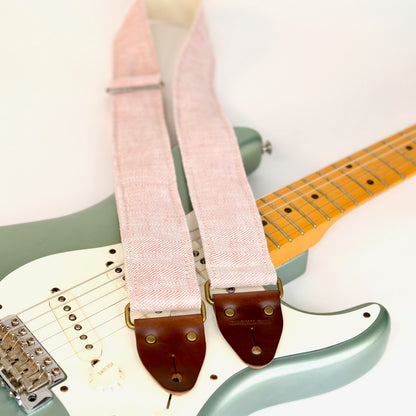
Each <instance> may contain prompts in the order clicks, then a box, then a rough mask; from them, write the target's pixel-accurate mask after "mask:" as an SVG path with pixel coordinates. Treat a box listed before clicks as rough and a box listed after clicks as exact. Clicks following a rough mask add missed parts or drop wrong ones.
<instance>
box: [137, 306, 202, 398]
mask: <svg viewBox="0 0 416 416" xmlns="http://www.w3.org/2000/svg"><path fill="white" fill-rule="evenodd" d="M134 326H135V333H136V345H137V351H138V353H139V356H140V359H141V361H142V363H143V365H144V366H145V367H146V369H147V370H148V371H149V373H150V374H151V375H152V376H153V377H154V378H155V379H156V381H157V382H158V383H159V384H160V385H161V386H162V387H163V388H164V389H166V390H167V391H168V392H169V393H172V394H181V393H185V392H187V391H189V390H191V389H192V387H193V386H194V384H195V382H196V380H197V378H198V375H199V372H200V369H201V367H202V363H203V362H204V358H205V349H206V344H205V334H204V326H203V317H202V315H201V314H192V315H180V316H169V317H160V318H144V319H136V320H135V321H134Z"/></svg>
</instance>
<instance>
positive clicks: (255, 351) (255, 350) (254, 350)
mask: <svg viewBox="0 0 416 416" xmlns="http://www.w3.org/2000/svg"><path fill="white" fill-rule="evenodd" d="M262 352H263V351H262V349H261V348H260V347H259V346H258V345H255V346H254V347H253V348H252V349H251V353H252V354H253V355H260V354H261V353H262Z"/></svg>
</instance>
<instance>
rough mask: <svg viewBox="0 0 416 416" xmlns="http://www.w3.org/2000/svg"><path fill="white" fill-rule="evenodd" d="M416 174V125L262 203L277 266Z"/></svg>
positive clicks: (285, 189) (263, 200)
mask: <svg viewBox="0 0 416 416" xmlns="http://www.w3.org/2000/svg"><path fill="white" fill-rule="evenodd" d="M414 173H416V125H414V126H412V127H410V128H408V129H406V130H404V131H401V132H400V133H397V134H395V135H393V136H391V137H388V138H387V139H385V140H381V141H380V142H378V143H375V144H373V145H372V146H369V147H367V148H365V149H363V150H361V151H359V152H356V153H354V154H352V155H351V156H349V157H346V158H344V159H341V160H339V161H338V162H336V163H333V164H332V165H330V166H327V167H326V168H324V169H321V170H319V171H317V172H315V173H313V174H311V175H309V176H306V177H305V178H303V179H301V180H299V181H297V182H294V183H292V184H291V185H289V186H286V187H285V188H282V189H280V190H278V191H276V192H272V193H271V194H268V195H266V196H264V197H262V198H260V199H259V200H258V201H257V206H258V209H259V211H260V214H261V217H262V221H263V225H264V231H265V235H266V238H267V244H268V248H269V252H270V256H271V258H272V261H273V264H274V265H275V267H277V266H280V265H281V264H283V263H285V262H286V261H288V260H290V259H292V258H294V257H295V256H297V255H299V254H301V253H303V252H304V251H306V250H307V249H309V248H310V247H311V246H312V245H314V244H315V243H317V242H318V241H319V240H320V239H321V237H322V236H323V234H324V233H325V231H326V230H327V229H328V228H329V227H330V226H331V225H332V224H333V223H334V222H335V221H336V220H338V219H339V218H340V217H341V216H342V215H344V214H345V213H347V212H349V211H350V210H352V209H353V208H355V207H357V206H358V205H360V204H362V203H363V202H365V201H367V200H369V199H371V198H373V197H374V196H376V195H378V194H379V193H381V192H383V191H385V190H387V189H388V188H390V187H392V186H394V185H396V184H398V183H399V182H401V181H403V180H404V179H406V178H408V177H409V176H411V175H413V174H414Z"/></svg>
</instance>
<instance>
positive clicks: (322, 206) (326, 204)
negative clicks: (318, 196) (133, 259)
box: [19, 150, 400, 322]
mask: <svg viewBox="0 0 416 416" xmlns="http://www.w3.org/2000/svg"><path fill="white" fill-rule="evenodd" d="M390 152H394V150H391V151H389V152H386V153H383V155H385V154H387V153H390ZM399 157H400V156H397V157H396V158H397V159H398V158H399ZM363 165H364V164H363ZM357 169H358V168H357ZM341 173H342V172H341ZM364 175H366V176H367V174H366V173H364V174H363V175H361V176H364ZM343 176H346V175H345V174H343ZM329 184H330V183H328V182H327V183H325V184H324V185H323V186H326V185H329ZM323 186H320V187H317V189H321V188H322V187H323ZM298 189H300V188H298ZM302 197H303V195H302V196H298V197H297V198H295V199H293V200H292V201H291V202H293V201H295V200H297V199H300V198H302ZM276 200H279V199H278V198H276V199H275V200H273V201H268V202H269V203H272V202H274V201H276ZM285 205H287V204H283V205H281V206H280V207H283V206H285ZM307 205H309V203H307V202H306V203H304V204H302V205H301V206H299V208H302V207H304V206H307ZM329 205H332V203H331V202H327V203H325V204H323V205H321V208H324V207H325V206H329ZM264 206H267V207H269V206H268V205H264ZM269 208H271V211H269V212H267V213H262V217H264V216H267V215H269V214H271V213H273V212H276V210H277V209H278V208H279V207H275V208H276V209H273V208H272V207H269ZM285 228H290V224H287V225H286V226H285ZM119 266H120V265H115V266H114V267H112V268H110V269H108V270H107V272H110V271H112V270H115V269H116V268H117V267H119ZM104 273H106V272H104ZM102 274H103V273H101V274H99V275H97V276H93V277H92V278H90V279H88V280H87V281H84V282H81V283H79V284H78V285H75V286H73V287H72V288H69V289H66V290H65V291H62V292H60V293H59V295H60V296H62V295H63V294H65V293H66V292H68V291H71V290H73V289H75V288H76V287H78V286H80V285H82V284H86V283H87V282H89V281H91V280H93V279H94V278H98V277H100V276H102ZM109 282H110V281H106V282H105V283H104V285H105V284H108V283H109ZM92 290H94V289H92ZM90 291H91V290H90ZM90 291H88V292H85V293H84V294H82V295H79V296H78V297H81V296H83V295H85V294H87V293H89V292H90ZM55 297H56V296H51V297H50V298H48V299H47V300H46V301H45V300H44V301H41V302H40V303H39V304H35V305H33V306H32V307H31V308H28V309H26V310H23V311H21V312H20V313H19V314H23V313H26V312H27V311H29V310H31V309H33V308H35V307H37V306H39V305H41V304H43V303H45V302H48V301H50V300H52V299H53V298H55ZM78 297H77V298H78ZM64 305H65V303H62V304H61V305H58V306H57V307H56V308H59V307H61V306H64ZM46 313H48V312H45V313H43V314H42V315H44V314H46ZM42 315H38V316H37V317H34V318H32V319H31V320H34V319H37V318H39V317H40V316H42ZM31 320H30V321H31ZM30 321H27V322H30Z"/></svg>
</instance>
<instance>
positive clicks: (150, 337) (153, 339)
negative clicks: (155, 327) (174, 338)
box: [146, 335, 156, 344]
mask: <svg viewBox="0 0 416 416" xmlns="http://www.w3.org/2000/svg"><path fill="white" fill-rule="evenodd" d="M146 342H147V343H148V344H154V343H155V342H156V337H155V336H154V335H148V336H147V337H146Z"/></svg>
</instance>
